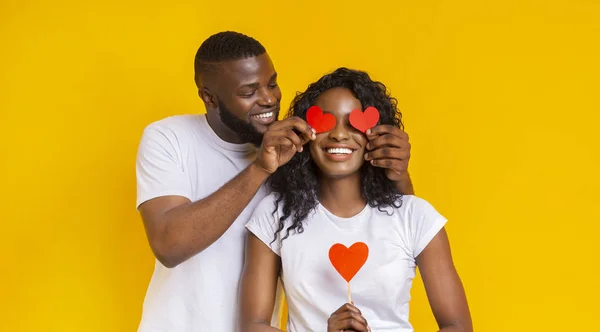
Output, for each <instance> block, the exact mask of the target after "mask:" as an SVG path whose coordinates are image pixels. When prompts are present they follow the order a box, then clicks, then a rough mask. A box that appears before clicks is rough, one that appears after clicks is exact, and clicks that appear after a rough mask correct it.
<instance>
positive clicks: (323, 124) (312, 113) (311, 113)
mask: <svg viewBox="0 0 600 332" xmlns="http://www.w3.org/2000/svg"><path fill="white" fill-rule="evenodd" d="M306 122H308V124H309V125H310V126H311V127H313V128H314V129H315V130H316V131H317V133H323V132H326V131H330V130H331V129H333V127H335V116H333V114H329V113H327V114H323V110H322V109H321V108H320V107H319V106H311V107H310V108H309V109H308V111H307V112H306Z"/></svg>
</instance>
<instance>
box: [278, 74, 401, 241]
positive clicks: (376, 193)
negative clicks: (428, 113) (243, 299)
mask: <svg viewBox="0 0 600 332" xmlns="http://www.w3.org/2000/svg"><path fill="white" fill-rule="evenodd" d="M336 87H344V88H347V89H349V90H350V91H352V92H353V93H354V95H355V96H356V98H357V99H358V100H360V103H361V105H362V107H363V109H364V108H366V107H368V106H374V107H375V108H377V109H378V110H379V113H380V119H379V124H386V125H392V126H395V127H398V128H400V129H404V126H403V124H402V113H400V112H399V111H398V109H397V101H396V99H395V98H393V97H391V96H390V95H389V93H388V91H387V89H386V87H385V85H383V84H382V83H380V82H376V81H373V80H371V78H370V77H369V75H368V74H367V73H365V72H363V71H358V70H352V69H348V68H344V67H342V68H338V69H336V70H335V71H333V72H332V73H330V74H327V75H325V76H323V77H321V78H320V79H319V80H318V81H317V82H315V83H312V84H310V85H309V86H308V88H307V89H306V91H305V92H303V93H298V94H296V97H295V98H294V100H293V101H292V103H291V107H290V110H289V112H288V114H287V117H292V116H298V117H300V118H302V119H304V120H306V112H307V110H308V108H309V107H311V106H313V105H314V103H315V100H316V99H317V97H319V95H321V94H322V93H324V92H325V91H327V90H329V89H332V88H336ZM360 173H361V194H362V196H363V197H364V198H365V200H366V201H367V202H368V204H369V205H370V206H371V207H377V208H378V209H379V210H381V211H383V210H382V209H385V208H387V207H390V206H392V207H395V208H398V207H400V205H401V204H402V195H401V194H400V193H399V192H398V190H397V189H396V187H395V186H394V184H393V183H392V182H391V181H390V180H389V179H388V178H387V176H386V175H385V169H383V168H381V167H375V166H373V165H371V163H368V162H365V163H364V164H363V165H362V167H361V169H360ZM268 185H269V186H270V188H271V189H272V190H273V192H274V193H275V194H276V197H277V199H276V201H275V210H274V211H273V215H275V213H276V211H277V210H278V207H279V204H283V209H282V212H283V215H281V217H280V218H279V227H278V229H277V231H276V232H275V239H277V234H279V233H280V232H281V231H282V230H283V228H284V227H285V226H284V225H285V220H286V219H287V218H290V217H291V218H292V225H291V226H289V227H288V228H287V230H286V235H285V237H283V239H282V240H284V239H286V238H287V237H288V236H289V235H290V231H292V230H295V231H296V232H298V233H302V232H303V231H304V228H303V225H302V222H303V220H304V219H306V217H307V216H308V214H309V212H310V211H311V210H313V209H314V208H315V207H316V206H317V204H318V195H317V194H318V192H317V190H318V179H317V166H316V165H315V163H314V162H313V160H312V158H311V156H310V149H304V150H303V151H302V152H301V153H296V155H295V156H294V157H293V158H292V159H291V160H290V161H289V162H288V163H287V164H285V165H283V166H281V167H279V168H278V169H277V171H276V172H275V173H274V174H273V175H272V176H271V177H270V178H269V181H268ZM275 239H274V240H273V241H275Z"/></svg>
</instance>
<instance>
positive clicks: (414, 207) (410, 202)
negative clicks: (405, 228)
mask: <svg viewBox="0 0 600 332" xmlns="http://www.w3.org/2000/svg"><path fill="white" fill-rule="evenodd" d="M375 210H378V211H379V213H384V214H387V215H389V216H392V217H394V218H396V219H399V220H403V219H406V218H412V217H415V216H419V215H423V214H429V213H431V212H435V211H436V210H435V208H434V207H433V205H432V204H431V203H429V201H427V200H426V199H424V198H421V197H418V196H415V195H402V196H401V197H399V198H398V199H397V200H396V202H395V203H394V206H390V207H381V208H375Z"/></svg>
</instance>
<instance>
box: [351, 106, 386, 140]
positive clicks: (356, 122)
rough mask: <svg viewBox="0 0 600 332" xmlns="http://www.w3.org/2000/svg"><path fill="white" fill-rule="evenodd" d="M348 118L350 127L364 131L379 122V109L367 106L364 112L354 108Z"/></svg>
mask: <svg viewBox="0 0 600 332" xmlns="http://www.w3.org/2000/svg"><path fill="white" fill-rule="evenodd" d="M349 120H350V124H351V125H352V127H354V128H356V129H358V130H360V131H362V132H363V133H365V132H367V129H369V128H372V127H374V126H375V125H376V124H377V122H379V111H378V110H377V109H376V108H375V107H373V106H369V107H367V108H366V109H365V111H364V112H361V111H360V110H354V111H352V113H350V119H349Z"/></svg>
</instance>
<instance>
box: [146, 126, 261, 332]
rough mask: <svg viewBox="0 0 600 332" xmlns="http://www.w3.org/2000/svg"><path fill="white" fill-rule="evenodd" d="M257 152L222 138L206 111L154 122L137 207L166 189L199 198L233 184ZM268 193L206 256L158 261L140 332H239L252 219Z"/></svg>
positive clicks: (257, 197) (149, 130) (258, 197)
mask: <svg viewBox="0 0 600 332" xmlns="http://www.w3.org/2000/svg"><path fill="white" fill-rule="evenodd" d="M255 157H256V148H255V147H254V146H253V145H252V144H231V143H227V142H225V141H223V140H221V139H220V138H219V137H218V136H217V135H216V133H215V132H214V131H213V130H212V128H211V127H210V126H209V124H208V122H207V120H206V116H205V115H180V116H173V117H169V118H166V119H163V120H160V121H157V122H154V123H152V124H150V125H148V126H147V127H146V128H145V129H144V132H143V135H142V139H141V143H140V146H139V150H138V155H137V163H136V175H137V205H136V206H137V207H139V205H140V204H142V203H144V202H145V201H147V200H150V199H152V198H155V197H159V196H166V195H177V196H183V197H187V198H188V199H190V200H191V201H192V202H195V201H198V200H200V199H202V198H205V197H207V196H209V195H211V194H213V193H214V192H215V191H217V190H218V189H219V188H220V187H222V186H223V185H224V184H225V183H227V182H229V181H230V180H231V179H232V178H234V177H235V176H236V175H238V174H239V173H240V172H241V171H242V170H244V168H246V167H247V166H248V165H249V164H250V163H251V162H252V161H254V159H255ZM266 194H267V193H266V189H265V187H264V186H262V187H261V189H260V190H259V192H258V193H257V194H256V195H255V197H254V198H253V199H252V201H251V202H250V204H248V206H247V207H246V208H245V209H244V211H243V212H242V213H241V214H240V215H239V217H238V218H237V219H236V220H235V222H234V223H233V225H231V227H230V228H229V229H228V230H227V231H226V232H225V234H223V235H222V236H221V237H220V238H219V239H218V240H217V241H215V242H214V243H213V244H211V245H210V246H209V247H208V248H206V249H205V250H203V251H202V252H200V253H199V254H197V255H195V256H194V257H192V258H190V259H188V260H187V261H185V262H183V263H181V264H179V265H178V266H176V267H175V268H172V269H169V268H166V267H165V266H163V265H162V264H161V263H160V262H159V261H158V260H156V263H155V270H154V274H153V275H152V279H151V281H150V285H149V287H148V290H147V293H146V297H145V300H144V306H143V313H142V319H141V322H140V326H139V330H138V331H139V332H191V331H194V332H202V331H207V332H208V331H210V332H221V331H222V332H231V331H235V330H237V324H238V321H237V318H238V314H237V313H238V284H239V281H240V277H241V272H242V267H243V263H244V249H245V242H246V235H247V232H246V229H245V228H244V225H245V224H246V223H247V222H248V220H249V218H250V216H251V214H252V212H253V211H254V209H255V208H256V206H257V204H258V203H259V202H260V200H261V199H262V198H263V197H265V195H266ZM223 208H227V207H223Z"/></svg>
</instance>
